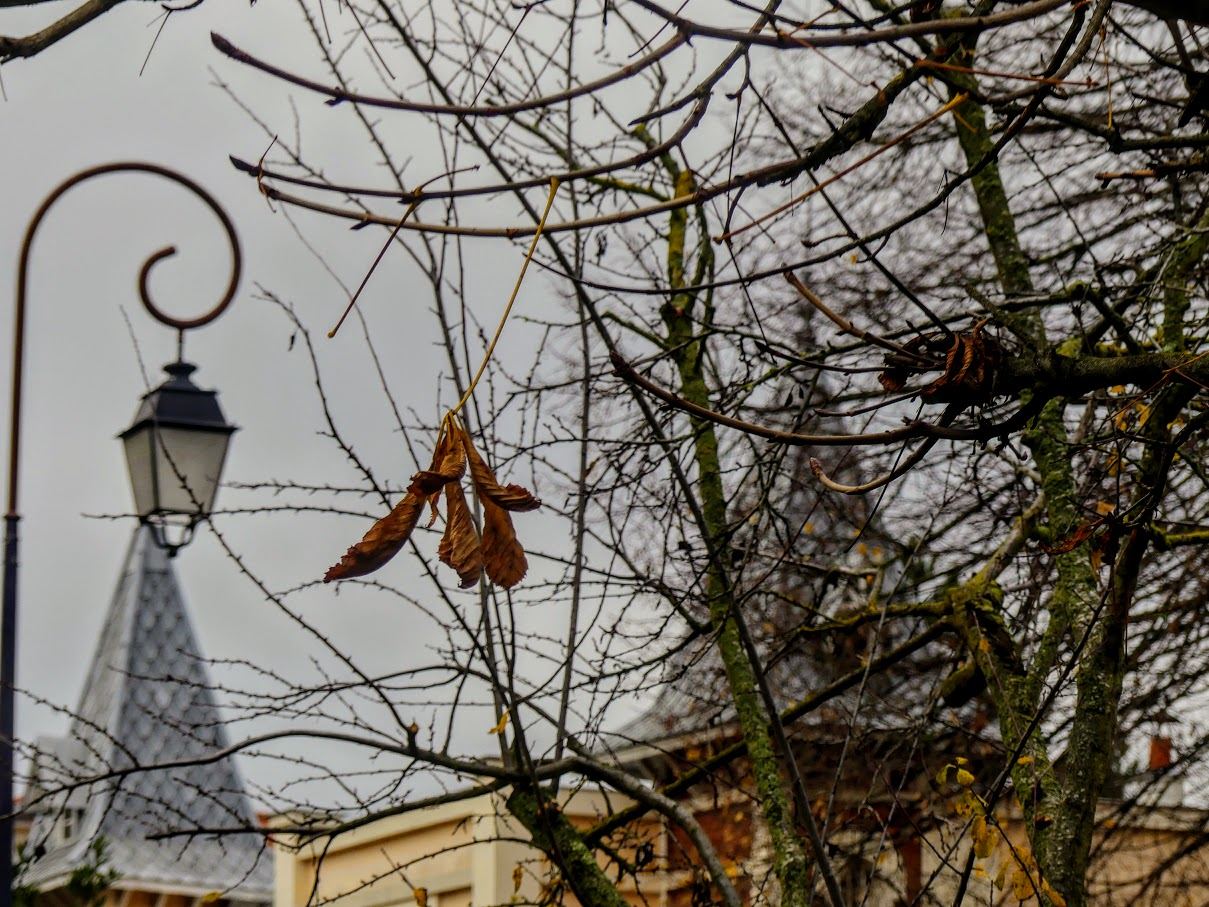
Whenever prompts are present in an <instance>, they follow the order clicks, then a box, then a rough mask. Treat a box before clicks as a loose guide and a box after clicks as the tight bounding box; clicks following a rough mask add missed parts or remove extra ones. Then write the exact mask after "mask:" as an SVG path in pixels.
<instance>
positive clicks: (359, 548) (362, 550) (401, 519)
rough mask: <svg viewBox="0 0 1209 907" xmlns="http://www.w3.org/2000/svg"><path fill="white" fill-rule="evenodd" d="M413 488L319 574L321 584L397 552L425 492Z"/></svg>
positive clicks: (357, 571) (417, 516)
mask: <svg viewBox="0 0 1209 907" xmlns="http://www.w3.org/2000/svg"><path fill="white" fill-rule="evenodd" d="M415 488H416V485H415V483H414V482H413V483H412V486H411V488H409V489H408V490H407V494H406V495H405V496H404V497H403V499H402V500H401V501H399V503H398V504H396V505H395V508H394V510H392V511H391V512H390V513H389V514H387V515H386V516H384V517H383V518H382V519H380V520H378V522H376V523H374V525H373V526H371V527H370V530H369V532H367V533H365V537H364V538H362V539H361V541H359V542H357V544H355V545H353V546H352V547H351V548H349V549H348V551H347V552H346V553H345V555H344V557H342V558H340V563H338V564H336V565H335V566H333V567H332V568H330V569H329V570H328V571H327V573H325V574H324V575H323V581H324V582H325V583H330V582H331V581H332V580H337V579H349V578H351V577H354V576H364V575H365V574H367V573H373V572H374V571H375V570H377V569H378V568H379V567H381V566H382V565H383V564H385V563H386V562H387V561H389V560H390V559H391V558H392V557H394V556H395V555H396V554H398V553H399V549H400V548H402V547H403V545H404V544H405V543H406V542H407V539H408V538H410V536H411V532H412V530H413V529H415V528H416V523H418V522H419V521H420V513H421V511H423V510H424V500H425V495H423V494H421V493H417V492H416V491H415Z"/></svg>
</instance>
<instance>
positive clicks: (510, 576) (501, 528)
mask: <svg viewBox="0 0 1209 907" xmlns="http://www.w3.org/2000/svg"><path fill="white" fill-rule="evenodd" d="M479 502H480V503H481V504H482V505H483V548H482V551H483V569H484V570H485V571H486V572H487V578H488V579H489V580H491V581H492V582H493V583H495V584H496V585H497V586H503V587H504V588H505V589H511V588H512V587H513V586H515V585H516V584H517V583H519V582H520V581H521V580H522V579H524V577H525V573H526V572H527V571H528V570H529V561H528V560H527V559H526V558H525V549H524V548H522V547H521V543H520V540H519V539H517V537H516V530H515V529H513V528H512V517H510V516H508V511H507V510H504V508H502V507H499V506H497V505H496V504H495V503H494V502H493V501H492V500H491V499H490V498H480V499H479Z"/></svg>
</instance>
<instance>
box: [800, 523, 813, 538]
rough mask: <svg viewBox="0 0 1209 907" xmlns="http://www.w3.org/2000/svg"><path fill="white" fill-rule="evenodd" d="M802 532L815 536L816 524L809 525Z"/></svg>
mask: <svg viewBox="0 0 1209 907" xmlns="http://www.w3.org/2000/svg"><path fill="white" fill-rule="evenodd" d="M802 531H803V532H805V533H806V534H807V535H814V523H807V524H806V525H805V526H804V527H803V528H802Z"/></svg>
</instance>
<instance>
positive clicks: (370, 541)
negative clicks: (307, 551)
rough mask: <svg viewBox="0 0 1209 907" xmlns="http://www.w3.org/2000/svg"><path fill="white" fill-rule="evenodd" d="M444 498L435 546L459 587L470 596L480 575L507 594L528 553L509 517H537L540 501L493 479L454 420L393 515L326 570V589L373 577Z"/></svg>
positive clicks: (517, 579)
mask: <svg viewBox="0 0 1209 907" xmlns="http://www.w3.org/2000/svg"><path fill="white" fill-rule="evenodd" d="M467 464H469V466H470V480H471V482H472V483H473V484H474V491H475V495H476V496H477V497H478V501H479V505H480V506H481V507H482V512H483V534H482V536H481V537H480V536H479V533H478V530H477V529H476V527H475V525H474V518H473V517H472V516H471V514H470V506H469V504H468V503H467V501H466V495H465V493H464V492H463V491H462V476H463V475H465V473H466V466H467ZM442 492H444V494H445V534H444V535H443V536H441V544H440V545H439V546H438V547H437V556H438V557H439V558H440V560H441V563H443V564H447V565H449V566H450V567H452V568H453V569H454V570H456V571H457V573H458V578H459V579H460V581H461V582H460V586H461V588H463V589H469V588H470V587H471V586H474V585H475V584H477V583H478V581H479V574H480V573H486V574H487V578H488V579H489V580H491V582H493V583H495V584H496V585H497V586H502V587H504V588H505V589H511V588H512V587H513V586H515V585H516V584H517V583H519V582H520V581H521V578H522V577H524V575H525V571H526V570H528V569H529V563H528V561H527V560H526V559H525V550H524V548H522V547H521V543H520V541H519V540H518V539H517V537H516V530H515V529H513V527H512V517H510V516H509V511H527V510H536V509H537V508H538V507H540V506H541V501H539V500H538V499H537V498H535V497H534V496H533V495H532V494H530V493H529V492H528V491H526V490H525V489H524V488H522V487H521V486H520V485H501V484H500V483H499V482H498V481H497V480H496V478H495V473H493V472H492V471H491V468H490V467H489V466H488V465H487V463H486V461H485V460H484V459H483V458H482V457H481V456H479V453H478V451H477V450H475V449H474V444H472V443H471V441H470V436H469V435H468V434H467V433H466V429H464V428H463V427H462V425H461V423H459V422H458V420H457V418H456V417H453V416H452V415H451V416H449V417H447V418H446V419H445V422H444V424H443V425H442V426H441V433H440V436H439V437H438V438H437V444H436V448H435V449H434V450H433V453H432V465H431V466H429V467H428V469H426V470H424V471H423V472H417V473H416V474H415V475H414V476H412V477H411V484H410V485H409V486H408V488H407V494H406V495H404V496H403V498H402V500H400V501H399V503H398V504H396V505H395V508H394V510H392V511H391V512H390V513H389V514H387V515H386V516H385V517H383V518H382V519H380V520H378V522H376V523H374V525H373V526H372V527H370V530H369V532H367V533H365V537H364V538H362V539H361V541H359V542H358V543H357V544H355V545H353V547H351V548H349V549H348V552H347V553H346V554H345V555H344V557H342V558H341V559H340V563H338V564H336V565H335V566H334V567H332V568H331V569H330V570H328V571H327V573H326V575H324V577H323V581H324V582H325V583H330V582H331V581H332V580H338V579H349V578H350V577H354V576H364V575H365V574H367V573H373V572H374V571H375V570H377V569H378V568H379V567H381V566H382V565H383V564H385V563H386V562H387V561H389V560H390V559H391V558H392V557H394V556H395V555H396V554H397V553H398V552H399V549H400V548H402V547H403V545H404V544H405V543H406V542H407V540H408V538H410V537H411V533H412V531H413V530H414V529H415V528H416V525H417V524H418V523H419V521H420V515H421V514H422V513H423V511H424V505H425V504H427V505H428V506H429V507H430V508H431V511H432V515H431V517H430V519H429V521H428V525H429V526H432V525H433V524H434V523H435V522H436V520H437V516H438V511H437V503H438V500H439V499H440V497H441V493H442Z"/></svg>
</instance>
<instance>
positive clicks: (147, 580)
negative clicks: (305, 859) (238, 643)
mask: <svg viewBox="0 0 1209 907" xmlns="http://www.w3.org/2000/svg"><path fill="white" fill-rule="evenodd" d="M227 745H228V740H227V735H226V731H225V728H224V726H223V722H222V716H221V714H220V711H219V708H218V705H217V703H216V701H215V699H214V693H213V690H212V688H211V686H210V682H209V677H208V674H207V671H206V665H205V663H204V661H203V660H202V657H201V652H200V649H199V648H198V645H197V638H196V636H195V635H194V633H193V628H192V626H191V624H190V622H189V616H188V613H187V611H186V608H185V603H184V600H183V598H182V597H181V593H180V587H179V584H178V582H177V578H176V571H175V569H174V567H173V562H172V561H171V560H170V559H169V558H168V556H167V554H166V553H165V552H164V551H162V550H161V549H160V548H159V547H157V546H156V545H155V543H154V541H153V540H152V537H151V533H150V532H149V531H148V530H145V529H139V530H138V531H136V533H135V536H134V539H133V541H132V542H131V546H130V549H129V552H128V554H127V558H126V563H125V566H124V568H123V571H122V574H121V577H120V579H119V580H118V586H117V590H116V592H115V593H114V596H113V601H112V604H111V605H110V607H109V613H108V615H107V617H106V620H105V625H104V629H103V630H102V633H101V638H100V641H99V642H98V644H97V649H96V652H95V654H94V655H93V659H92V665H91V667H90V668H89V671H88V677H87V680H86V682H85V685H84V692H83V695H82V696H81V699H80V705H79V708H78V709H77V710H76V713H75V717H74V718H73V720H72V724H71V732H70V734H69V735H68V737H67V738H63V739H58V740H53V741H52V740H45V739H44V740H39V741H38V747H37V753H36V754H35V758H34V769H33V776H34V780H33V781H32V782H31V784H30V786H29V789H28V790H27V792H26V797H25V802H26V803H29V804H30V807H31V810H32V811H34V813H35V818H34V822H33V827H32V829H31V832H30V843H31V846H34V847H37V846H39V845H41V846H42V847H44V848H45V851H46V852H45V854H44V856H42V857H41V858H40V859H38V860H36V861H35V862H34V863H33V864H32V865H31V866H30V867H29V869H28V871H27V872H26V874H25V876H24V877H23V879H22V881H23V882H24V883H25V884H29V885H33V886H35V887H38V888H42V889H43V890H49V889H53V888H56V887H58V885H59V884H61V883H62V882H63V881H64V879H65V877H66V876H67V875H68V874H70V873H71V871H72V870H73V869H75V868H76V867H77V866H80V865H81V864H83V863H85V862H87V860H88V859H89V849H90V847H91V844H92V842H93V841H94V840H95V839H96V838H97V837H98V836H103V837H104V839H105V841H106V843H107V844H108V853H109V856H108V859H107V861H106V866H107V867H108V868H111V869H113V870H116V871H117V872H118V873H119V874H120V878H119V881H118V882H117V886H116V887H119V888H143V889H148V890H161V891H172V892H178V893H182V894H186V893H193V894H198V895H200V894H205V893H207V892H210V891H223V892H226V894H225V896H226V897H228V898H233V899H237V900H241V901H252V902H260V903H266V902H268V901H269V900H270V899H271V893H272V870H271V859H270V857H269V855H268V854H267V852H265V851H264V849H263V846H262V838H261V837H260V836H259V835H247V834H245V835H229V836H226V837H223V838H215V837H214V836H212V835H211V836H206V835H198V836H194V837H182V838H173V839H168V840H164V841H151V840H148V839H147V835H149V834H154V833H156V832H165V831H188V830H190V829H206V828H210V829H213V828H230V827H232V826H246V825H251V824H253V823H254V821H255V820H254V816H253V814H252V811H251V807H250V804H249V803H248V800H247V797H246V795H245V793H244V786H243V781H242V778H241V777H240V774H239V771H238V769H237V767H236V765H235V763H234V761H233V760H232V759H229V758H227V759H221V760H218V761H216V762H213V763H210V764H206V765H189V766H185V767H180V768H172V769H149V770H147V771H138V772H135V773H132V774H129V775H126V776H125V777H122V778H120V779H118V780H116V781H113V780H110V781H106V780H101V781H98V782H95V783H91V784H84V785H82V786H75V787H70V785H73V784H79V783H80V781H81V780H82V779H89V778H97V777H98V776H101V775H104V774H105V773H106V772H111V771H113V770H122V769H127V768H130V767H133V766H154V765H162V764H165V763H169V762H173V761H181V760H190V759H196V758H197V757H201V756H205V755H207V754H211V753H213V752H215V751H217V750H221V749H223V748H225V747H226V746H227ZM65 820H69V821H70V822H71V825H72V831H71V834H70V836H68V835H67V834H66V833H65V828H66V826H65V824H64V821H65Z"/></svg>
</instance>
